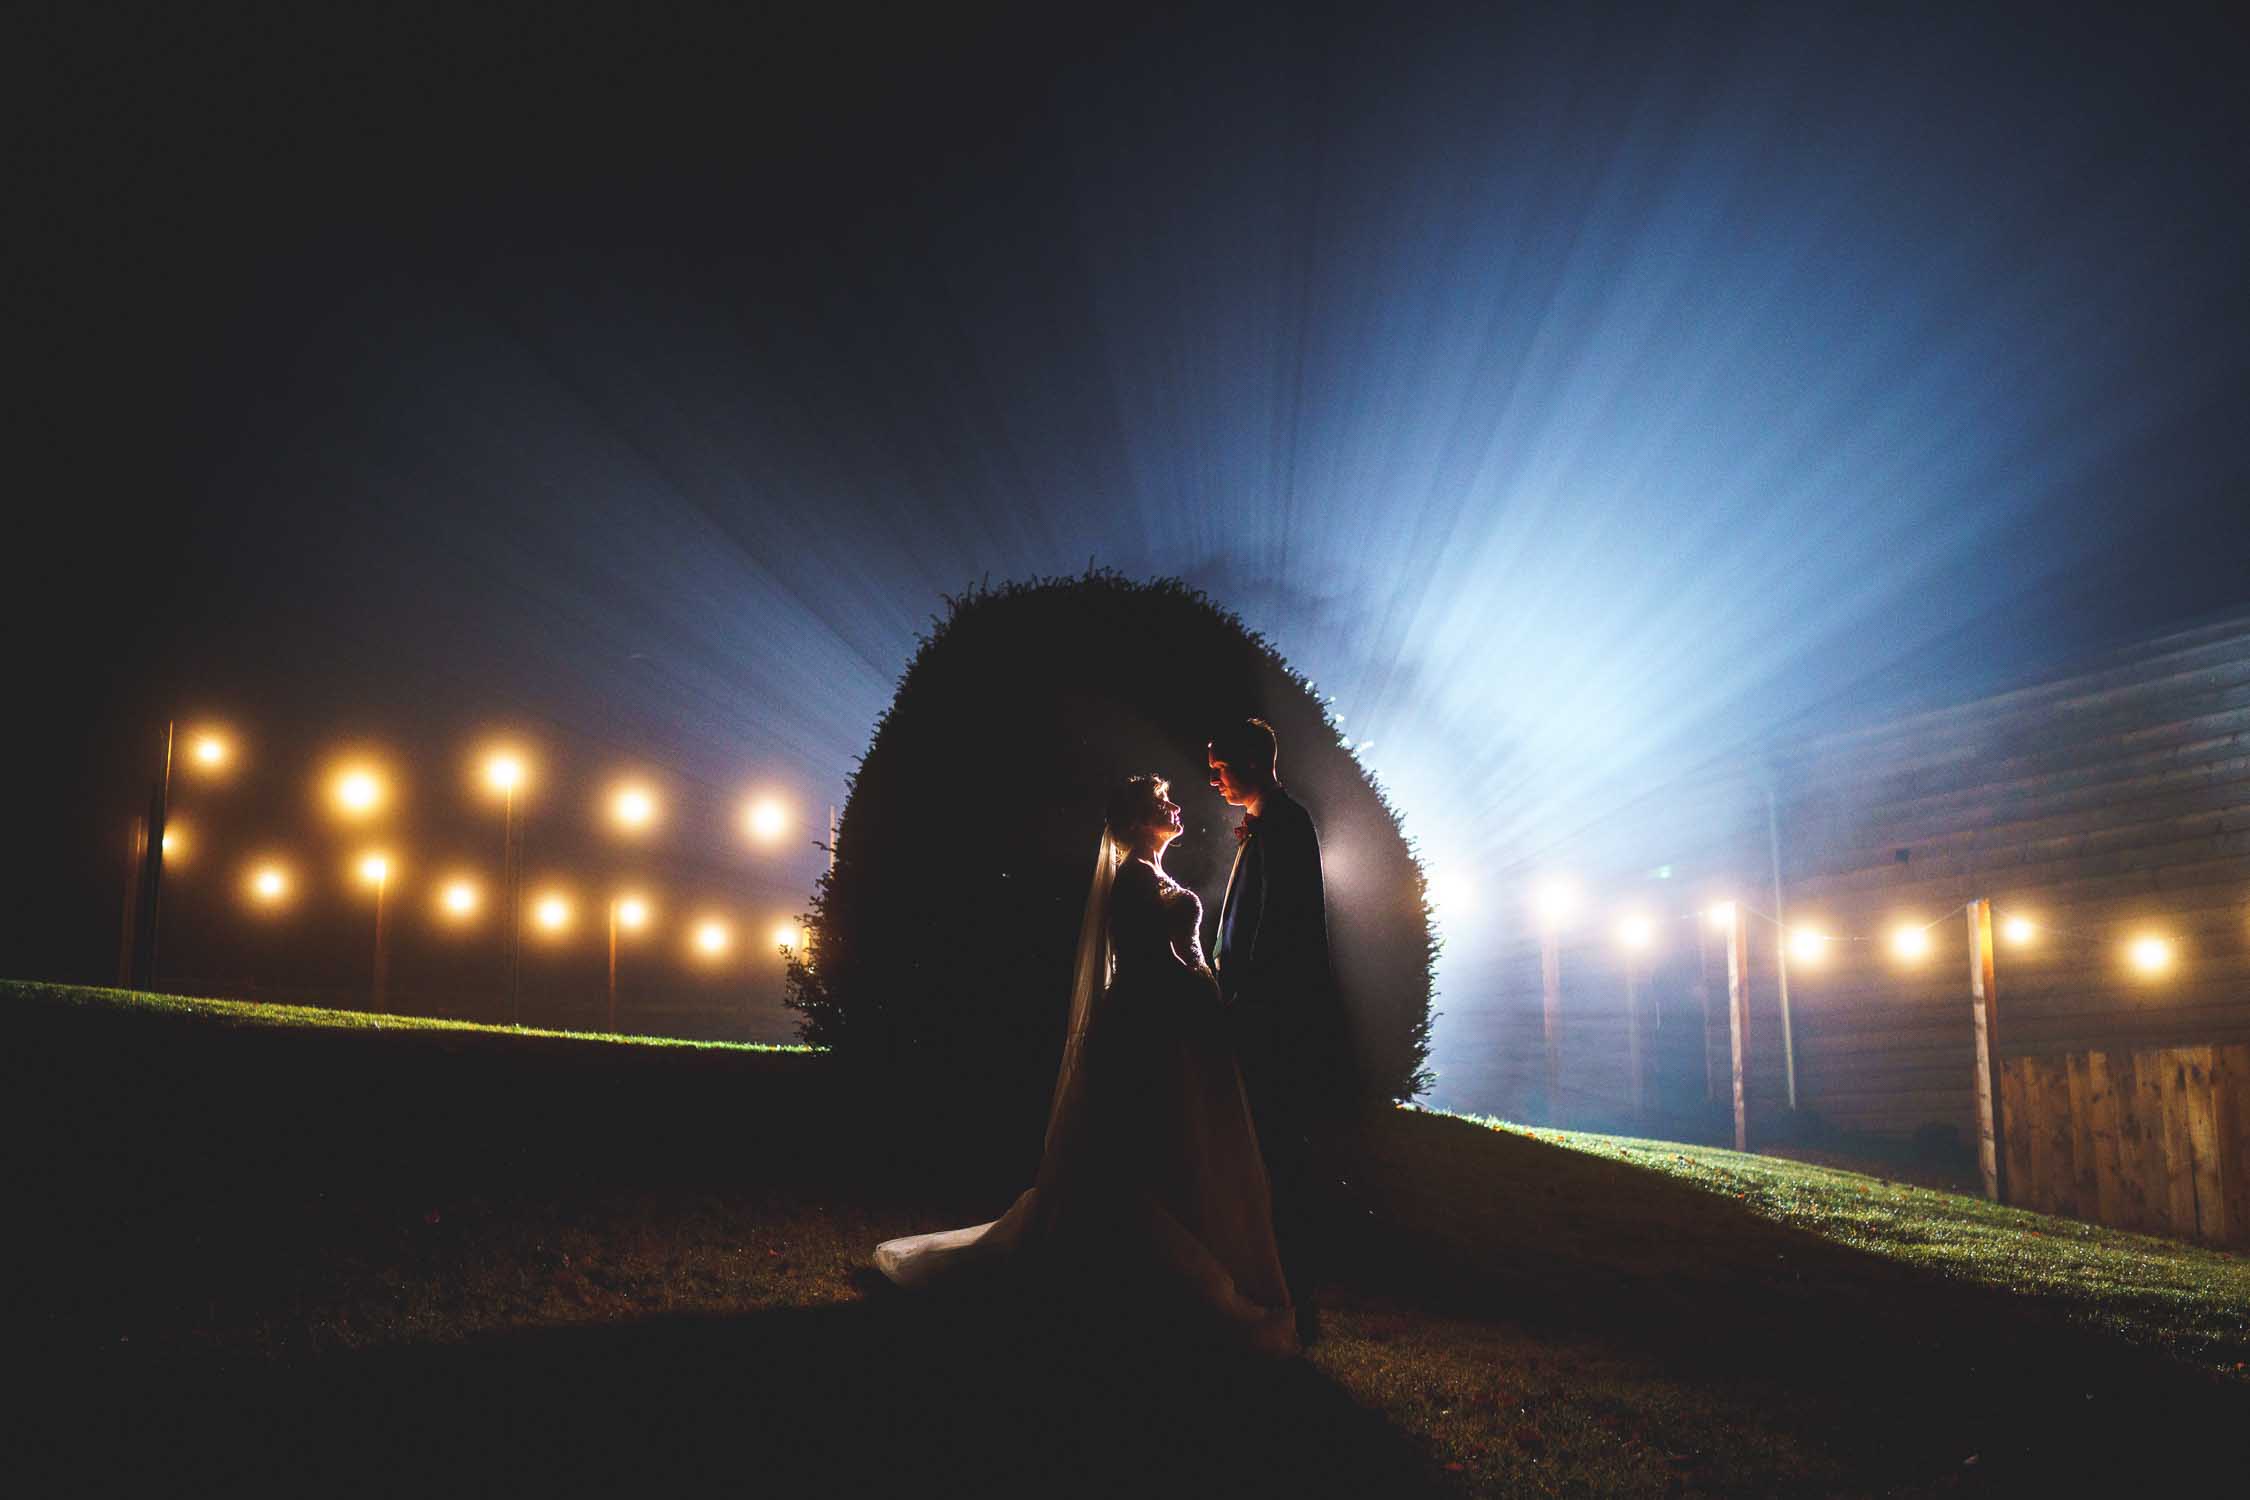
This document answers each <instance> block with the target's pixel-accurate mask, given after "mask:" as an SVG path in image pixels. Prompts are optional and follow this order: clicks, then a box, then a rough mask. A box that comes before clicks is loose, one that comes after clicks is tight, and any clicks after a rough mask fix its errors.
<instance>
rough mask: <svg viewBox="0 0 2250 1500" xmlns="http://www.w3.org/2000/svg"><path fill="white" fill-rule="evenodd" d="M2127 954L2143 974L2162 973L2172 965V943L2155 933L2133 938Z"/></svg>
mask: <svg viewBox="0 0 2250 1500" xmlns="http://www.w3.org/2000/svg"><path fill="white" fill-rule="evenodd" d="M2126 956H2127V957H2129V958H2130V959H2132V961H2133V967H2134V968H2136V969H2138V970H2140V971H2141V972H2142V973H2143V974H2161V973H2163V972H2164V971H2165V970H2166V969H2169V968H2171V967H2172V945H2171V944H2170V943H2168V942H2166V941H2165V940H2164V939H2162V938H2160V937H2156V936H2153V935H2151V936H2147V937H2138V938H2135V939H2133V943H2132V946H2131V947H2130V948H2128V949H2126Z"/></svg>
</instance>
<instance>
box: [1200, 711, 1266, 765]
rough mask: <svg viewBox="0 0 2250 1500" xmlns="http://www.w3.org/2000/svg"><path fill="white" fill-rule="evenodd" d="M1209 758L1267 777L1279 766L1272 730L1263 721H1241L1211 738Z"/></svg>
mask: <svg viewBox="0 0 2250 1500" xmlns="http://www.w3.org/2000/svg"><path fill="white" fill-rule="evenodd" d="M1211 754H1212V755H1213V756H1214V757H1215V758H1217V759H1219V760H1223V761H1225V762H1226V763H1227V764H1228V765H1230V766H1233V767H1234V768H1235V769H1237V770H1241V771H1262V772H1264V773H1265V774H1266V775H1268V776H1271V775H1273V774H1274V768H1275V767H1276V766H1277V765H1278V764H1279V763H1280V756H1279V753H1278V750H1277V747H1276V746H1275V744H1274V738H1273V726H1272V725H1271V724H1268V723H1267V722H1266V721H1265V720H1263V719H1244V720H1243V721H1242V722H1241V723H1239V724H1230V725H1228V726H1226V727H1225V728H1223V729H1221V730H1220V731H1219V732H1218V733H1217V734H1214V735H1212V736H1211Z"/></svg>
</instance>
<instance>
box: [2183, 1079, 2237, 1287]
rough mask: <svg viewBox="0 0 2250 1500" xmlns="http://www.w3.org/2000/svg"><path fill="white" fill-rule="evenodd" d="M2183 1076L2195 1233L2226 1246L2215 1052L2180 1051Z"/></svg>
mask: <svg viewBox="0 0 2250 1500" xmlns="http://www.w3.org/2000/svg"><path fill="white" fill-rule="evenodd" d="M2180 1059H2181V1062H2180V1072H2181V1077H2182V1079H2183V1080H2184V1082H2185V1083H2186V1085H2187V1086H2186V1088H2185V1090H2183V1092H2184V1093H2185V1094H2186V1096H2187V1098H2186V1107H2187V1138H2188V1152H2189V1176H2190V1178H2191V1179H2192V1181H2193V1184H2194V1191H2195V1233H2196V1237H2197V1238H2198V1239H2204V1240H2209V1241H2211V1242H2213V1243H2214V1244H2223V1243H2225V1241H2226V1237H2227V1227H2226V1219H2227V1215H2226V1198H2225V1195H2224V1194H2223V1193H2222V1192H2221V1191H2220V1188H2219V1124H2218V1110H2217V1107H2216V1105H2217V1101H2216V1100H2214V1099H2213V1098H2212V1097H2211V1083H2212V1078H2211V1073H2212V1068H2211V1049H2210V1048H2209V1047H2183V1048H2181V1049H2180Z"/></svg>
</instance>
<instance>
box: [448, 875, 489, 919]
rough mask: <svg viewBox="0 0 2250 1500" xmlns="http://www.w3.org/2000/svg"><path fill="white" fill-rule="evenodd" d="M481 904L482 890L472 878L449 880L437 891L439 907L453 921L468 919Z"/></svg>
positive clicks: (482, 898)
mask: <svg viewBox="0 0 2250 1500" xmlns="http://www.w3.org/2000/svg"><path fill="white" fill-rule="evenodd" d="M482 905H484V892H482V891H480V890H478V889H477V883H476V882H475V881H473V880H469V879H465V878H464V879H457V880H449V881H447V882H446V883H445V888H444V889H443V890H441V891H439V892H438V907H439V909H440V910H442V911H443V912H444V913H445V915H446V917H447V918H448V919H450V920H452V921H455V922H466V921H468V920H469V918H471V917H473V916H475V915H476V914H477V908H478V907H480V906H482Z"/></svg>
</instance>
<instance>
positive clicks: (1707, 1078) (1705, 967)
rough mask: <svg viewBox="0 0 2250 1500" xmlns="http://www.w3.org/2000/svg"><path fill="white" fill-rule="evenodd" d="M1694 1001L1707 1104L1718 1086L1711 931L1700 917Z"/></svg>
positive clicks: (1715, 1095) (1717, 1092)
mask: <svg viewBox="0 0 2250 1500" xmlns="http://www.w3.org/2000/svg"><path fill="white" fill-rule="evenodd" d="M1695 999H1696V1003H1697V1004H1698V1005H1700V1006H1702V1007H1703V1030H1702V1031H1700V1032H1698V1033H1696V1044H1697V1046H1696V1050H1698V1051H1699V1052H1701V1053H1702V1054H1703V1102H1704V1103H1705V1104H1709V1103H1710V1102H1711V1101H1712V1100H1714V1099H1716V1098H1718V1097H1719V1085H1718V1081H1717V1080H1716V1079H1715V1078H1713V1077H1712V1076H1711V931H1710V928H1709V927H1708V925H1706V923H1705V922H1704V919H1703V918H1702V917H1701V916H1700V915H1698V916H1697V917H1696V919H1695Z"/></svg>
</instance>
